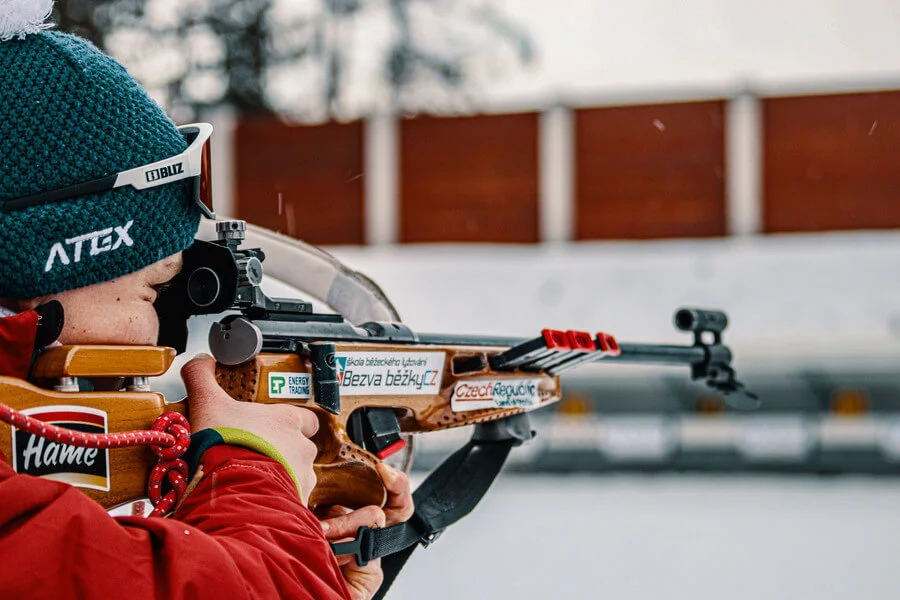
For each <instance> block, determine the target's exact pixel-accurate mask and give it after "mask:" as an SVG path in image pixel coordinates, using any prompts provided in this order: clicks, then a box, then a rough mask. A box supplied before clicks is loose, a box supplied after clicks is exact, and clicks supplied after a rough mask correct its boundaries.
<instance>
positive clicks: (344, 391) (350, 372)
mask: <svg viewBox="0 0 900 600" xmlns="http://www.w3.org/2000/svg"><path fill="white" fill-rule="evenodd" d="M334 362H335V366H336V367H337V377H338V382H339V384H340V386H341V387H340V390H341V395H343V396H363V395H365V396H390V395H393V394H437V393H439V392H440V391H441V378H442V377H443V375H444V353H443V352H338V353H336V354H335V358H334Z"/></svg>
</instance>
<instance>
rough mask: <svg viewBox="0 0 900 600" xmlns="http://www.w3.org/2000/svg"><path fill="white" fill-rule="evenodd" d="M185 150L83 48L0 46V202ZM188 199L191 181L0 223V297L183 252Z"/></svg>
mask: <svg viewBox="0 0 900 600" xmlns="http://www.w3.org/2000/svg"><path fill="white" fill-rule="evenodd" d="M0 33H2V32H0ZM2 39H3V38H2V36H0V40H2ZM186 147H187V143H186V142H185V139H184V137H183V136H182V135H181V134H180V133H179V132H178V130H177V129H176V127H175V124H174V123H172V121H171V120H170V119H169V118H168V117H167V116H166V115H165V113H164V112H163V110H162V109H161V108H160V107H159V106H158V105H157V104H156V103H155V102H154V101H153V100H152V99H151V98H150V97H149V96H148V95H147V94H146V92H144V90H143V89H141V87H140V86H139V85H138V84H137V82H135V81H134V80H133V79H132V78H131V77H130V76H129V75H128V73H127V72H126V71H125V69H124V67H122V66H121V65H120V64H118V63H117V62H116V61H114V60H113V59H111V58H109V57H108V56H105V55H104V54H103V53H101V52H100V51H99V50H98V49H97V48H96V47H94V46H93V45H92V44H90V43H89V42H87V41H85V40H82V39H80V38H77V37H74V36H71V35H66V34H61V33H56V32H49V31H38V32H33V33H30V34H29V35H21V36H18V37H13V39H7V40H6V41H0V202H4V201H7V200H12V199H14V198H20V197H24V196H30V195H32V194H37V193H40V192H47V191H51V190H56V189H60V188H64V187H66V186H70V185H73V184H77V183H82V182H86V181H90V180H93V179H98V178H100V177H104V176H108V175H112V174H115V173H117V172H120V171H124V170H127V169H131V168H134V167H138V166H141V165H146V164H148V163H152V162H155V161H158V160H162V159H164V158H168V157H171V156H174V155H175V154H178V153H179V152H182V151H184V150H185V148H186ZM191 190H192V182H191V180H182V181H178V182H175V183H169V184H166V185H161V186H159V187H153V188H149V189H146V190H142V191H138V190H136V189H134V188H132V187H129V186H125V187H121V188H116V189H114V190H111V191H107V192H103V193H98V194H92V195H87V196H80V197H78V198H73V199H70V200H66V201H62V202H56V203H50V204H41V205H38V206H32V207H29V208H24V209H21V210H16V211H11V212H0V298H11V299H12V298H23V299H29V298H36V297H39V296H44V295H48V294H54V293H57V292H62V291H65V290H70V289H75V288H80V287H84V286H87V285H91V284H94V283H99V282H102V281H109V280H111V279H114V278H116V277H120V276H122V275H125V274H128V273H133V272H135V271H138V270H140V269H142V268H144V267H146V266H148V265H151V264H153V263H155V262H157V261H159V260H161V259H163V258H165V257H166V256H169V255H172V254H175V253H177V252H180V251H181V250H184V249H185V248H187V247H188V246H189V245H190V244H191V243H192V241H193V238H194V234H195V233H196V231H197V227H198V224H199V220H200V211H199V210H198V209H197V208H195V207H194V204H193V199H192V198H193V196H192V191H191Z"/></svg>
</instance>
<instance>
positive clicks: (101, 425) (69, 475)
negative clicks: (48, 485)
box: [12, 405, 109, 492]
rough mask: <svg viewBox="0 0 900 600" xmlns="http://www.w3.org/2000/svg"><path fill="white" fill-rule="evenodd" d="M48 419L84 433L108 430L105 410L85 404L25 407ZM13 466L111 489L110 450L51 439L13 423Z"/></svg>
mask: <svg viewBox="0 0 900 600" xmlns="http://www.w3.org/2000/svg"><path fill="white" fill-rule="evenodd" d="M22 414H25V415H28V416H29V417H34V418H35V419H38V420H40V421H44V422H45V423H52V424H53V425H58V426H60V427H65V428H67V429H74V430H76V431H83V432H85V433H106V432H107V429H106V412H105V411H102V410H98V409H96V408H88V407H86V406H70V405H59V406H39V407H37V408H29V409H25V410H23V411H22ZM12 466H13V470H15V471H16V472H18V473H25V474H27V475H34V476H36V477H44V478H45V479H53V480H55V481H64V482H66V483H68V484H70V485H74V486H75V487H82V488H90V489H92V490H101V491H104V492H108V491H109V450H98V449H97V448H79V447H77V446H70V445H69V444H62V443H60V442H51V441H50V440H46V439H44V438H42V437H39V436H36V435H34V434H31V433H27V432H25V431H21V430H19V429H16V428H15V427H12Z"/></svg>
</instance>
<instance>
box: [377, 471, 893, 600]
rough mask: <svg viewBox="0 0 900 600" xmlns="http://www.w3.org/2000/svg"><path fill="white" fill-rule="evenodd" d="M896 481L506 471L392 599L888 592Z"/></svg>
mask: <svg viewBox="0 0 900 600" xmlns="http://www.w3.org/2000/svg"><path fill="white" fill-rule="evenodd" d="M898 557H900V481H897V480H879V479H866V478H833V479H829V478H813V477H794V478H788V477H784V478H756V477H747V478H743V477H728V478H726V477H722V478H716V477H698V476H658V477H625V476H621V477H603V478H591V477H562V476H560V477H552V476H545V477H536V476H506V477H503V478H502V479H501V480H500V481H499V482H498V483H497V484H496V487H495V488H494V489H492V490H491V492H490V493H489V494H488V496H487V497H486V498H485V500H484V501H483V502H482V504H481V505H480V506H479V507H478V508H477V509H476V510H475V512H474V513H473V514H472V515H470V516H469V517H468V518H467V519H465V520H464V521H462V522H461V523H459V524H457V525H456V526H454V527H453V528H452V529H450V530H448V532H447V533H446V534H444V536H442V537H441V538H440V539H439V540H438V541H437V542H436V543H435V544H434V545H433V546H432V547H430V548H428V549H427V550H421V549H419V550H417V552H416V554H415V555H414V556H413V558H412V559H411V560H410V562H409V564H408V565H407V568H406V570H405V571H404V572H403V573H402V574H401V576H400V578H399V579H398V580H397V584H396V585H395V587H394V588H393V590H392V593H391V594H389V596H388V597H389V598H391V599H392V600H413V599H419V598H429V599H431V600H450V599H458V598H466V599H472V600H474V599H480V598H516V599H519V600H523V599H531V598H533V599H535V600H537V599H540V600H546V599H553V600H561V599H568V598H601V599H634V600H638V599H640V600H644V599H647V598H671V599H680V598H684V599H686V600H687V599H690V600H700V599H724V598H727V599H730V600H745V599H746V600H760V599H762V598H765V599H767V600H774V599H779V598H784V599H786V600H787V599H789V600H799V599H804V598H810V599H814V600H832V599H834V600H837V599H844V598H865V599H881V598H885V599H887V598H897V597H900V580H898V578H897V571H896V565H897V559H898Z"/></svg>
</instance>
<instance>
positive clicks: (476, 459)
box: [332, 414, 532, 600]
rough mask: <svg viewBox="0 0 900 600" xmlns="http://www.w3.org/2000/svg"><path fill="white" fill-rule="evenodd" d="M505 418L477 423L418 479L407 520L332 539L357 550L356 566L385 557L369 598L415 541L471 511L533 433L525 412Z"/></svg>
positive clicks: (384, 587) (342, 549) (432, 536)
mask: <svg viewBox="0 0 900 600" xmlns="http://www.w3.org/2000/svg"><path fill="white" fill-rule="evenodd" d="M506 420H507V419H504V421H506ZM508 420H509V421H510V423H493V424H484V425H479V426H477V427H476V431H475V434H474V435H473V436H472V439H471V440H470V441H469V442H468V443H467V444H466V445H465V446H463V447H462V448H460V449H459V450H457V451H456V452H454V453H453V454H451V455H450V456H449V457H448V458H447V459H446V460H445V461H444V462H443V463H441V465H440V466H438V468H437V469H435V470H434V472H432V473H431V475H429V476H428V477H427V478H426V479H425V481H423V482H422V484H421V485H420V486H419V487H418V488H417V489H416V491H415V492H414V493H413V501H414V502H415V506H416V512H415V514H414V515H413V516H412V518H410V519H409V521H407V522H405V523H399V524H397V525H393V526H391V527H384V528H381V529H370V528H367V527H361V528H360V529H359V532H358V536H357V538H356V540H354V541H352V542H343V543H340V544H332V547H333V549H334V552H335V554H355V555H356V560H357V563H358V564H360V565H364V564H366V563H367V562H368V561H369V560H373V559H376V558H383V559H384V560H382V562H381V569H382V571H383V573H384V582H383V583H382V584H381V588H379V590H378V593H377V594H376V595H375V597H374V599H373V600H381V599H382V598H384V595H385V594H386V593H387V591H388V589H389V588H390V587H391V584H392V583H393V581H394V579H395V578H396V577H397V574H398V573H399V572H400V570H401V569H402V568H403V566H404V565H405V564H406V561H407V560H408V559H409V557H410V555H411V554H412V552H413V550H415V549H416V546H417V545H419V544H421V545H423V546H426V547H427V546H428V545H429V544H431V543H432V542H434V540H436V539H437V538H438V536H440V534H441V533H442V532H443V531H444V529H445V528H447V527H448V526H449V525H452V524H453V523H456V522H457V521H459V520H460V519H461V518H463V517H464V516H466V515H467V514H469V513H470V512H472V510H473V509H474V508H475V506H476V505H477V504H478V502H480V501H481V499H482V498H483V497H484V495H485V494H486V493H487V491H488V489H489V488H490V487H491V484H492V483H493V482H494V479H496V477H497V475H498V474H499V473H500V470H501V469H502V468H503V464H504V462H506V458H507V456H508V455H509V451H510V449H512V447H513V446H518V445H520V444H521V443H522V442H523V441H525V440H526V439H529V438H530V437H531V435H532V432H531V430H530V427H529V426H528V419H527V415H524V414H523V415H516V416H514V417H511V418H509V419H508Z"/></svg>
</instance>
